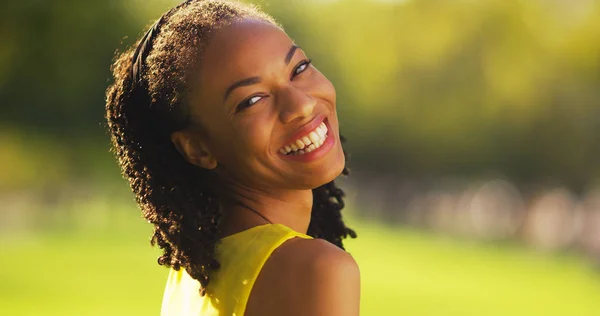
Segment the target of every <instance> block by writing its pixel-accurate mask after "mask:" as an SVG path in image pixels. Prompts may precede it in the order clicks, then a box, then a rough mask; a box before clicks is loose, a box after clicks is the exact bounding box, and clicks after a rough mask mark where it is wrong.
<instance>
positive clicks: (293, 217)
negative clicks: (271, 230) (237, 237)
mask: <svg viewBox="0 0 600 316" xmlns="http://www.w3.org/2000/svg"><path fill="white" fill-rule="evenodd" d="M225 191H226V192H228V193H227V195H226V196H223V197H222V198H221V211H222V217H221V221H220V223H219V226H220V229H221V231H222V233H221V235H222V237H224V236H228V235H231V234H235V233H237V232H240V231H243V230H246V229H248V228H252V227H254V226H258V225H264V224H269V223H271V224H282V225H285V226H287V227H289V228H291V229H293V230H295V231H297V232H299V233H303V234H306V233H307V231H308V225H309V224H310V216H311V211H312V204H313V195H312V190H268V192H265V191H266V190H257V189H253V188H249V187H246V186H243V185H240V184H237V183H228V184H227V186H226V190H225Z"/></svg>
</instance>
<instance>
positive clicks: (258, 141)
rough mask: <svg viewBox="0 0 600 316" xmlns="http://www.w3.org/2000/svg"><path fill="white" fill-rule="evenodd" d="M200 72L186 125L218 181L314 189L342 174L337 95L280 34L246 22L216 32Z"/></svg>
mask: <svg viewBox="0 0 600 316" xmlns="http://www.w3.org/2000/svg"><path fill="white" fill-rule="evenodd" d="M200 69H201V70H200V72H199V74H198V75H199V77H198V82H197V88H196V87H193V89H192V90H195V91H197V93H195V94H194V98H193V99H192V106H191V116H192V122H193V124H196V125H199V126H201V127H202V130H203V133H202V134H203V135H202V136H201V138H202V141H203V142H204V144H205V146H206V147H207V148H208V152H209V153H210V155H212V157H214V158H215V159H216V161H217V168H216V170H217V172H218V174H219V175H220V176H222V177H225V178H227V179H228V180H233V181H235V182H237V183H240V184H243V185H245V186H249V187H251V188H258V189H312V188H316V187H318V186H320V185H323V184H325V183H327V182H329V181H331V180H333V179H335V177H337V176H338V175H339V174H340V173H341V172H342V170H343V167H344V155H343V152H342V147H341V144H340V137H339V131H338V120H337V115H336V104H335V102H336V95H335V89H334V87H333V85H332V84H331V82H330V81H329V80H327V78H325V76H323V74H321V73H320V72H319V71H318V70H317V69H316V68H315V67H313V66H312V65H311V64H310V63H309V60H308V57H307V56H306V54H305V53H304V52H303V51H302V49H301V48H299V47H297V46H295V44H294V43H293V42H292V40H291V39H290V38H289V37H288V36H287V35H286V34H285V32H283V31H282V30H281V29H280V28H278V27H277V26H274V25H272V24H270V23H267V22H263V21H258V20H250V19H247V20H242V21H239V22H236V23H234V24H232V25H230V26H227V27H225V28H223V29H221V30H219V31H217V32H216V33H215V34H214V35H213V36H212V38H211V41H210V43H209V44H208V46H207V47H206V48H205V50H204V52H203V59H202V61H201V64H200ZM302 147H304V148H302ZM290 150H291V152H290ZM303 152H304V153H303Z"/></svg>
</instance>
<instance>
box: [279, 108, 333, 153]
mask: <svg viewBox="0 0 600 316" xmlns="http://www.w3.org/2000/svg"><path fill="white" fill-rule="evenodd" d="M325 118H326V116H325V115H324V114H320V115H317V116H315V117H314V118H313V119H312V120H310V122H308V123H306V124H304V125H302V126H301V127H300V128H298V129H297V130H295V131H294V132H293V133H292V135H291V136H290V137H289V138H288V139H287V141H286V142H285V143H284V144H283V146H287V145H289V144H293V143H294V142H296V140H297V139H300V138H302V137H304V136H308V134H309V133H310V132H312V131H314V130H315V129H316V128H317V127H318V126H319V125H321V123H323V121H324V120H325Z"/></svg>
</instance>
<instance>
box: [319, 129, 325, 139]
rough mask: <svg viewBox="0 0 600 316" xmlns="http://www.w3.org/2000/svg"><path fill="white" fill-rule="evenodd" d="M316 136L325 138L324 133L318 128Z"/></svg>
mask: <svg viewBox="0 0 600 316" xmlns="http://www.w3.org/2000/svg"><path fill="white" fill-rule="evenodd" d="M317 135H319V137H320V138H323V137H325V131H323V130H322V129H321V128H320V127H319V128H317Z"/></svg>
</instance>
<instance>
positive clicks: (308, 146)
mask: <svg viewBox="0 0 600 316" xmlns="http://www.w3.org/2000/svg"><path fill="white" fill-rule="evenodd" d="M325 139H327V125H325V123H324V122H321V124H320V125H319V126H317V128H315V129H314V130H313V131H312V132H310V133H309V134H308V135H306V136H304V137H302V138H300V139H297V140H296V142H294V143H292V144H288V145H285V146H284V147H283V148H281V149H280V150H279V152H280V153H281V154H283V155H294V156H298V155H302V154H305V153H309V152H311V151H313V150H315V149H317V148H319V147H321V146H322V145H323V143H325Z"/></svg>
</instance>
